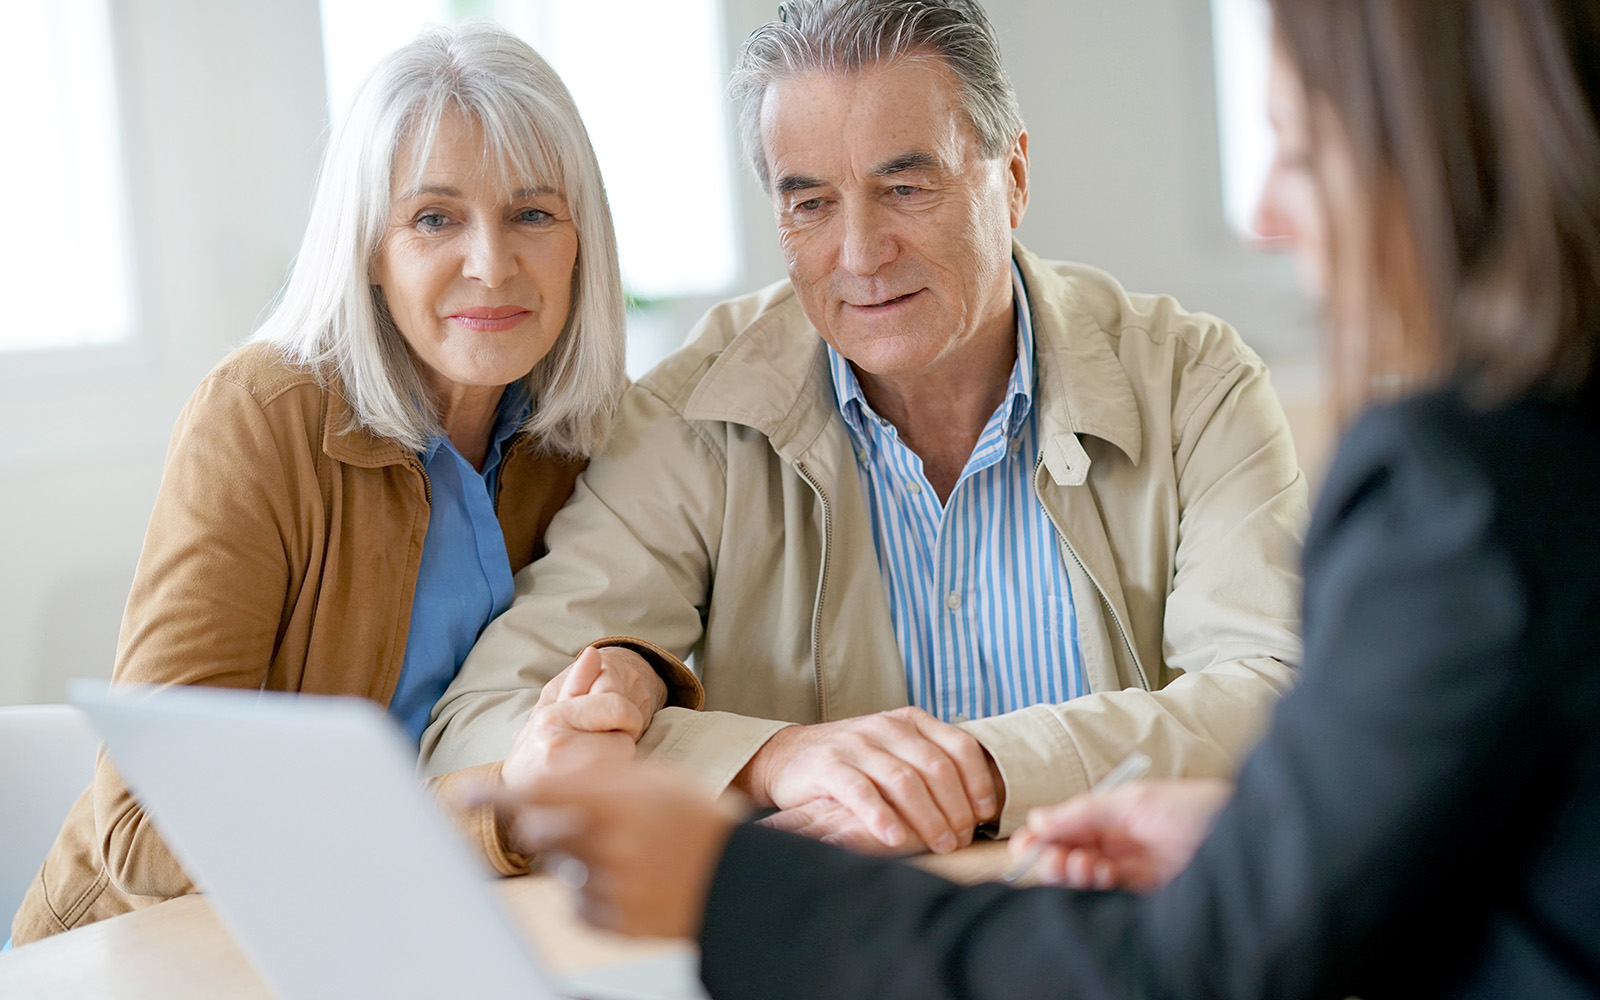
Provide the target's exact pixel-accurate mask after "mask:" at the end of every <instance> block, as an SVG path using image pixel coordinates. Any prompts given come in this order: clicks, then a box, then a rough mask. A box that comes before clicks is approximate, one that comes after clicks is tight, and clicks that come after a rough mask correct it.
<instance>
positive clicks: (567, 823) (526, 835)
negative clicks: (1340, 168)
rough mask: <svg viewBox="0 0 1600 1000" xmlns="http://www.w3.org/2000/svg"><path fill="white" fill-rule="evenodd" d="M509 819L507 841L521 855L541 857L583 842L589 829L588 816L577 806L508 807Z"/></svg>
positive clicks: (507, 818) (507, 821) (507, 819)
mask: <svg viewBox="0 0 1600 1000" xmlns="http://www.w3.org/2000/svg"><path fill="white" fill-rule="evenodd" d="M508 808H509V815H507V816H506V831H507V835H508V836H507V839H508V840H509V842H510V844H509V846H510V847H511V849H512V850H514V851H516V852H517V853H518V854H538V853H540V852H542V851H554V850H559V849H561V848H562V847H563V846H564V845H566V844H568V843H571V842H573V841H575V840H581V839H582V836H581V835H582V833H583V832H584V831H585V830H586V829H587V828H588V825H589V823H588V817H587V816H586V815H585V813H584V812H583V810H582V809H579V808H577V807H575V806H530V805H520V804H519V805H515V806H511V807H508Z"/></svg>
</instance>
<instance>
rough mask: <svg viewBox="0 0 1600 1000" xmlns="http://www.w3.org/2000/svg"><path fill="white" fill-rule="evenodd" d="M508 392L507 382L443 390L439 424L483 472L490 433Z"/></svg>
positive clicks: (463, 453) (462, 454)
mask: <svg viewBox="0 0 1600 1000" xmlns="http://www.w3.org/2000/svg"><path fill="white" fill-rule="evenodd" d="M504 394H505V386H503V385H497V386H478V385H452V386H450V387H448V388H447V389H445V390H444V391H443V392H441V393H440V399H439V424H440V426H442V427H443V428H444V434H445V437H447V438H449V439H450V444H451V445H452V446H454V448H455V450H456V451H458V452H460V453H461V457H462V458H464V459H466V460H467V461H468V462H471V463H472V467H473V468H474V469H477V470H478V471H479V472H482V471H483V463H484V462H485V461H486V460H487V459H488V457H489V435H490V434H492V433H493V432H494V418H495V415H496V413H497V412H498V411H499V407H500V397H501V396H502V395H504Z"/></svg>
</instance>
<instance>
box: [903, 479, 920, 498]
mask: <svg viewBox="0 0 1600 1000" xmlns="http://www.w3.org/2000/svg"><path fill="white" fill-rule="evenodd" d="M906 489H908V490H910V491H911V493H912V495H913V496H919V497H920V496H922V484H921V483H915V482H913V483H907V484H906Z"/></svg>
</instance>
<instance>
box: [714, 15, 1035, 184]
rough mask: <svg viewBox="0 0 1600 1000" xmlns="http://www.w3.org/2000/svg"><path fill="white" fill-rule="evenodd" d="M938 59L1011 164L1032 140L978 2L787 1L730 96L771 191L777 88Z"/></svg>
mask: <svg viewBox="0 0 1600 1000" xmlns="http://www.w3.org/2000/svg"><path fill="white" fill-rule="evenodd" d="M919 53H931V54H933V55H935V56H938V57H940V58H943V59H944V61H945V64H946V65H947V66H949V67H950V69H951V70H952V71H953V72H954V73H955V75H956V77H957V79H959V80H960V81H961V106H962V109H963V110H964V111H965V112H966V114H967V118H968V120H969V121H970V122H971V125H972V129H973V131H974V132H975V133H977V136H978V142H979V145H980V146H981V148H982V149H983V152H984V155H986V156H989V157H991V158H993V157H997V156H1003V155H1004V154H1005V153H1006V152H1007V151H1009V150H1010V149H1011V146H1012V144H1013V143H1014V142H1016V140H1017V136H1019V135H1021V134H1022V130H1023V127H1024V126H1023V124H1022V110H1021V109H1020V108H1019V107H1018V106H1017V91H1016V88H1015V87H1013V86H1012V85H1011V78H1010V77H1009V76H1007V75H1006V71H1005V69H1004V67H1002V66H1001V65H1000V42H999V40H998V39H997V38H996V37H995V33H994V26H993V25H991V24H990V23H989V18H988V17H987V16H986V15H985V14H984V12H983V8H982V7H980V6H979V5H978V4H977V3H976V0H784V2H783V3H780V4H779V5H778V16H777V17H776V18H774V19H773V20H771V21H768V22H767V23H766V24H763V25H762V26H761V27H759V28H757V29H756V30H755V31H753V32H752V33H751V34H750V37H749V38H748V39H746V40H745V43H744V47H743V48H741V49H740V50H739V61H738V63H737V64H736V65H735V66H734V69H733V81H732V83H731V85H730V88H729V89H730V91H731V92H732V94H733V98H734V100H735V101H736V102H737V103H738V105H739V134H740V138H741V139H742V140H743V143H744V153H745V156H746V157H747V158H748V159H749V161H750V166H751V167H752V168H754V170H755V172H756V179H757V180H759V181H760V182H761V187H762V188H763V189H766V188H767V187H768V186H769V185H770V184H771V178H769V177H768V176H767V159H766V153H765V151H764V150H763V149H762V146H761V103H762V100H763V98H764V97H765V96H766V92H767V88H768V87H769V86H771V85H772V84H774V83H776V82H778V81H780V80H784V79H787V78H789V77H793V76H798V75H800V74H802V73H810V72H817V71H821V72H825V73H859V72H861V71H862V70H864V69H869V68H871V67H873V66H877V65H882V64H885V63H888V62H891V61H893V60H895V59H898V58H902V57H905V56H914V55H917V54H919Z"/></svg>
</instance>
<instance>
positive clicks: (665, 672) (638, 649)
mask: <svg viewBox="0 0 1600 1000" xmlns="http://www.w3.org/2000/svg"><path fill="white" fill-rule="evenodd" d="M589 645H591V646H593V647H594V648H595V649H604V648H606V647H607V646H621V647H623V648H624V649H631V650H633V651H634V652H635V653H638V654H639V655H640V656H642V657H644V658H645V662H647V663H649V664H650V665H651V666H652V667H654V668H655V670H656V673H657V674H659V675H660V676H661V681H662V683H664V684H666V686H667V707H676V708H687V709H691V710H693V711H699V710H700V709H701V708H702V707H704V706H705V703H706V689H705V688H703V687H701V686H700V678H698V677H696V676H695V675H694V671H693V670H690V669H689V668H688V667H687V666H685V665H684V662H683V661H682V660H680V659H678V658H677V657H676V656H673V655H672V654H671V653H669V652H667V651H666V650H664V649H662V648H661V647H660V646H657V645H656V644H655V643H653V642H649V641H647V640H645V639H636V638H634V637H633V636H630V635H608V636H606V637H605V638H604V639H596V640H595V641H594V642H591V643H589Z"/></svg>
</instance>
